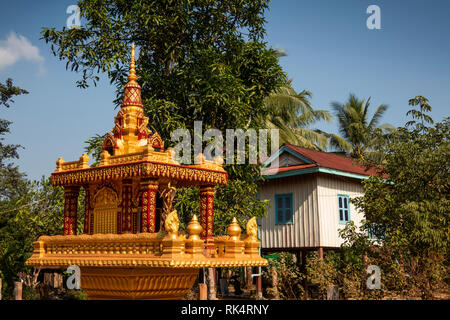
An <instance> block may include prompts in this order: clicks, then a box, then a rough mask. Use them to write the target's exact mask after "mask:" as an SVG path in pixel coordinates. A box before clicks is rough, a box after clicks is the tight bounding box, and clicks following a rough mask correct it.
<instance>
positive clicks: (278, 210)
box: [275, 193, 293, 224]
mask: <svg viewBox="0 0 450 320" xmlns="http://www.w3.org/2000/svg"><path fill="white" fill-rule="evenodd" d="M275 223H276V224H288V223H293V210H292V193H289V194H277V195H275Z"/></svg>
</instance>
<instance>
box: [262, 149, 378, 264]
mask: <svg viewBox="0 0 450 320" xmlns="http://www.w3.org/2000/svg"><path fill="white" fill-rule="evenodd" d="M262 174H263V175H264V179H262V180H263V181H262V182H261V186H260V189H259V198H260V200H265V199H266V200H269V204H270V205H269V208H268V211H269V214H268V215H267V216H266V217H264V218H262V219H261V220H260V232H261V233H260V237H261V248H262V252H263V253H269V252H276V251H293V252H296V253H300V252H302V253H303V254H302V256H304V253H306V252H307V251H309V250H317V251H318V252H319V256H321V255H322V254H323V250H324V249H325V250H326V249H336V248H339V247H340V245H341V244H342V242H343V240H342V239H341V238H340V237H339V230H340V229H342V228H343V227H345V225H346V224H347V223H348V222H349V221H353V222H354V223H355V224H356V225H357V226H360V225H361V220H362V219H363V218H364V216H363V213H361V212H358V210H356V208H355V207H354V205H353V204H352V203H350V199H352V198H356V197H359V196H362V195H363V189H362V185H361V181H363V180H365V179H368V178H369V177H370V176H371V175H375V174H376V173H375V170H368V171H367V170H366V168H365V167H363V166H362V165H360V164H358V163H356V162H355V161H354V160H353V159H352V158H348V157H345V156H341V155H338V154H333V153H327V152H320V151H315V150H310V149H305V148H301V147H297V146H294V145H290V144H284V145H283V146H282V147H281V148H280V149H279V150H278V152H277V153H276V154H274V155H272V156H271V157H270V158H268V159H267V160H266V161H265V163H264V166H263V170H262Z"/></svg>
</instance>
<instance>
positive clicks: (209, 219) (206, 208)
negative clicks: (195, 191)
mask: <svg viewBox="0 0 450 320" xmlns="http://www.w3.org/2000/svg"><path fill="white" fill-rule="evenodd" d="M214 193H215V188H214V187H209V186H207V187H200V224H201V226H202V229H203V230H202V235H201V238H202V239H203V240H204V241H205V242H206V243H209V242H211V241H212V240H213V225H214V222H213V215H214V208H213V205H214Z"/></svg>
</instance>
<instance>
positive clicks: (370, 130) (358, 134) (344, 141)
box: [324, 93, 394, 159]
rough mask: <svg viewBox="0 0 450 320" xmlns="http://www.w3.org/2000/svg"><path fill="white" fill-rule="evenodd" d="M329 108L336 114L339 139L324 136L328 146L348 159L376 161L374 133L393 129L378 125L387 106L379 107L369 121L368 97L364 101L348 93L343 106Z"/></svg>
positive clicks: (385, 125)
mask: <svg viewBox="0 0 450 320" xmlns="http://www.w3.org/2000/svg"><path fill="white" fill-rule="evenodd" d="M331 106H332V107H333V109H334V111H335V113H336V117H337V119H338V123H339V132H340V134H341V136H338V135H335V134H326V133H324V134H325V135H327V136H328V138H329V141H330V145H331V146H332V147H335V148H336V149H338V150H340V151H345V152H347V153H349V154H350V156H351V157H352V158H358V159H364V158H368V159H376V158H377V157H378V156H379V154H378V152H377V151H375V150H373V147H374V146H375V143H376V142H377V138H378V137H379V135H378V134H377V133H380V132H381V133H383V132H389V131H392V130H394V128H393V127H392V126H391V125H389V124H384V125H382V126H378V124H379V122H380V120H381V118H382V116H383V115H384V113H385V112H386V110H387V109H388V106H387V105H386V104H381V105H379V106H378V107H377V109H376V110H375V112H374V114H373V116H372V118H371V119H370V120H369V106H370V98H369V99H367V101H365V100H360V99H358V98H357V97H356V96H355V95H354V94H352V93H351V94H350V95H349V98H348V100H347V101H346V102H345V103H344V104H342V103H339V102H332V103H331Z"/></svg>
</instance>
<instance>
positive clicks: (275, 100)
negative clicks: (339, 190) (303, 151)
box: [262, 79, 332, 150]
mask: <svg viewBox="0 0 450 320" xmlns="http://www.w3.org/2000/svg"><path fill="white" fill-rule="evenodd" d="M311 97H312V93H311V92H310V91H307V90H303V91H301V92H300V93H297V92H296V91H295V90H294V88H292V80H291V79H290V80H289V81H288V82H287V84H286V85H284V86H281V87H279V88H277V89H276V90H275V91H274V92H272V93H271V94H270V95H269V96H268V97H267V98H266V99H265V104H266V107H267V109H268V110H267V111H268V115H264V119H262V121H263V122H265V125H266V127H267V128H269V129H278V130H279V132H280V145H281V144H283V143H290V144H294V145H298V146H301V147H305V148H310V149H315V150H326V149H327V146H328V137H327V136H326V135H325V134H322V133H319V132H317V131H316V130H313V129H310V128H308V127H309V126H310V125H312V124H314V123H315V122H317V121H320V120H326V121H328V122H330V121H331V117H332V116H331V114H330V113H329V112H328V111H326V110H314V109H313V108H312V106H311V102H310V99H311Z"/></svg>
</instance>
